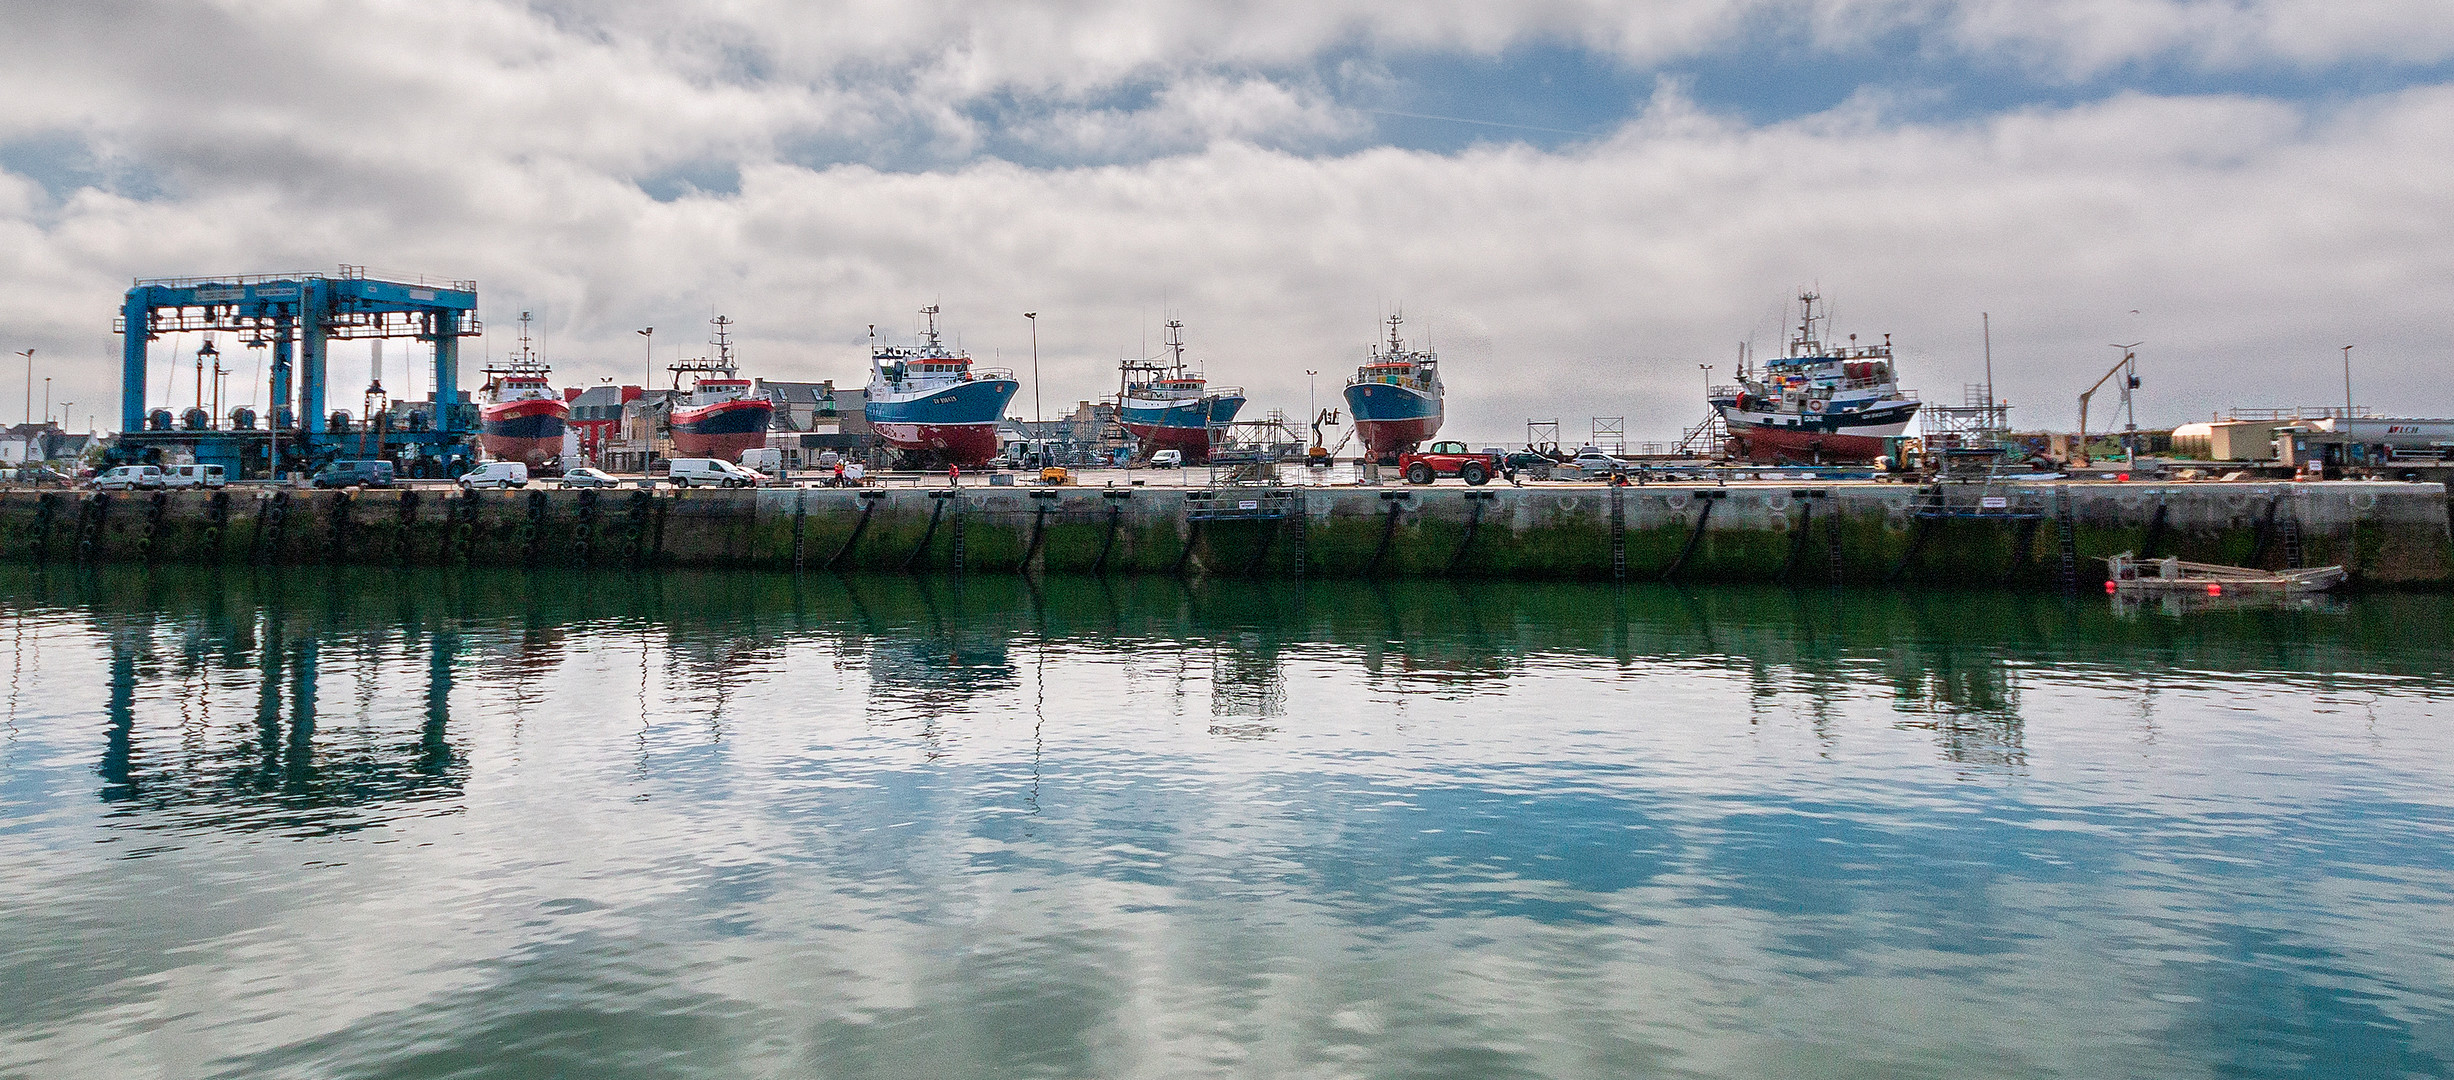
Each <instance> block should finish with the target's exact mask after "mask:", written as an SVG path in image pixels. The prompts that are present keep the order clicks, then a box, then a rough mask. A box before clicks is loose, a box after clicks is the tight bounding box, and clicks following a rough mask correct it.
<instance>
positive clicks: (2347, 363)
mask: <svg viewBox="0 0 2454 1080" xmlns="http://www.w3.org/2000/svg"><path fill="white" fill-rule="evenodd" d="M2343 422H2344V423H2345V424H2347V425H2348V424H2350V423H2351V422H2352V347H2351V346H2349V345H2346V346H2344V347H2343ZM2344 430H2346V431H2348V430H2351V429H2350V428H2348V427H2347V428H2345V429H2344Z"/></svg>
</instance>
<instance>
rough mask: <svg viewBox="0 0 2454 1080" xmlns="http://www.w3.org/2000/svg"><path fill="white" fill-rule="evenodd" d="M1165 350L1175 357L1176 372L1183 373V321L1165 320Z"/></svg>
mask: <svg viewBox="0 0 2454 1080" xmlns="http://www.w3.org/2000/svg"><path fill="white" fill-rule="evenodd" d="M1167 351H1168V352H1169V354H1171V355H1172V356H1173V357H1174V358H1175V361H1176V374H1178V375H1183V374H1184V323H1183V322H1181V321H1178V320H1176V319H1169V320H1168V321H1167Z"/></svg>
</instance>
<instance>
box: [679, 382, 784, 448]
mask: <svg viewBox="0 0 2454 1080" xmlns="http://www.w3.org/2000/svg"><path fill="white" fill-rule="evenodd" d="M774 419H775V406H774V405H772V404H770V403H768V402H765V401H761V400H759V399H756V398H741V399H736V400H733V401H719V402H715V403H713V404H709V405H696V406H691V407H688V408H681V409H675V410H673V455H674V456H675V457H705V458H715V459H717V460H719V461H733V462H738V461H740V460H741V455H742V452H743V451H745V450H756V449H758V448H760V447H762V446H765V445H767V426H768V424H769V423H770V422H771V421H773V420H774Z"/></svg>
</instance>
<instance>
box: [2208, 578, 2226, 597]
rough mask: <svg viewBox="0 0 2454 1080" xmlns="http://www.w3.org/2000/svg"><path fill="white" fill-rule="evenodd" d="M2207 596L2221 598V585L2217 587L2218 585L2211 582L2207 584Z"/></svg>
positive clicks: (2222, 591)
mask: <svg viewBox="0 0 2454 1080" xmlns="http://www.w3.org/2000/svg"><path fill="white" fill-rule="evenodd" d="M2207 595H2209V596H2222V595H2224V587H2223V586H2221V585H2218V584H2216V583H2214V582H2212V581H2211V582H2208V583H2207Z"/></svg>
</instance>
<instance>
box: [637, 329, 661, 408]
mask: <svg viewBox="0 0 2454 1080" xmlns="http://www.w3.org/2000/svg"><path fill="white" fill-rule="evenodd" d="M632 332H633V333H636V334H638V335H639V336H640V337H643V338H646V339H648V366H647V373H648V374H647V379H646V381H644V382H641V383H640V384H639V392H640V393H643V394H644V393H646V392H648V391H649V390H650V389H653V388H654V387H655V386H656V328H655V327H653V326H649V327H642V328H641V329H638V330H635V331H632Z"/></svg>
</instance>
